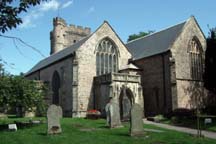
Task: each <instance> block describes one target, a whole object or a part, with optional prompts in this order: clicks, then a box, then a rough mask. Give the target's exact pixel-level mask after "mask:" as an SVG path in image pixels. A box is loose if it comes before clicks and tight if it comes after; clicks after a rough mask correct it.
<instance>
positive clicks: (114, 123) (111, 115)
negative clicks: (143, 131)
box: [106, 101, 122, 128]
mask: <svg viewBox="0 0 216 144" xmlns="http://www.w3.org/2000/svg"><path fill="white" fill-rule="evenodd" d="M106 115H107V123H108V125H109V127H110V128H117V127H122V124H121V120H120V113H119V105H118V104H116V103H115V102H112V101H111V102H109V103H108V104H107V105H106Z"/></svg>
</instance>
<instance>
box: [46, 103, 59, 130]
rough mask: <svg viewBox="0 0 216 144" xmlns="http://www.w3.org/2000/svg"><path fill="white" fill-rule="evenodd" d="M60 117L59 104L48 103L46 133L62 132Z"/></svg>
mask: <svg viewBox="0 0 216 144" xmlns="http://www.w3.org/2000/svg"><path fill="white" fill-rule="evenodd" d="M60 118H62V108H61V107H60V106H56V105H50V106H49V108H48V110H47V125H48V129H47V133H48V134H58V133H61V132H62V129H61V125H60Z"/></svg>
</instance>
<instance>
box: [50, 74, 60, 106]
mask: <svg viewBox="0 0 216 144" xmlns="http://www.w3.org/2000/svg"><path fill="white" fill-rule="evenodd" d="M60 86H61V84H60V76H59V73H58V72H57V71H55V72H54V73H53V76H52V91H53V96H52V103H53V104H55V105H59V89H60Z"/></svg>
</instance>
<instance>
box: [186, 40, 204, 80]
mask: <svg viewBox="0 0 216 144" xmlns="http://www.w3.org/2000/svg"><path fill="white" fill-rule="evenodd" d="M189 53H190V67H191V68H190V73H191V78H192V80H202V75H203V64H204V63H203V50H202V45H201V43H200V41H199V40H198V38H197V37H194V38H193V39H192V40H191V41H190V43H189Z"/></svg>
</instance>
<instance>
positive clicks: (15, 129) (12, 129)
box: [8, 124, 17, 131]
mask: <svg viewBox="0 0 216 144" xmlns="http://www.w3.org/2000/svg"><path fill="white" fill-rule="evenodd" d="M8 130H10V131H17V125H16V124H8Z"/></svg>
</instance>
